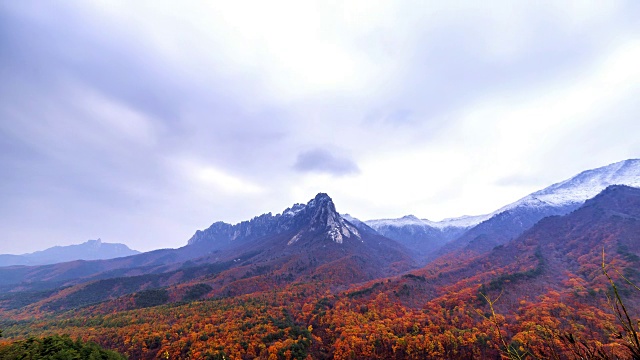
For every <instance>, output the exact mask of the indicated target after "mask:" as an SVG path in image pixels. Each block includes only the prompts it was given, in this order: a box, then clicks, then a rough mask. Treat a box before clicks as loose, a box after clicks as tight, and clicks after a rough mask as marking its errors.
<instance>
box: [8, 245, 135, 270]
mask: <svg viewBox="0 0 640 360" xmlns="http://www.w3.org/2000/svg"><path fill="white" fill-rule="evenodd" d="M136 254H140V252H139V251H136V250H131V249H129V247H127V245H124V244H114V243H104V242H102V241H101V240H100V239H98V240H89V241H87V242H85V243H82V244H78V245H69V246H54V247H52V248H48V249H46V250H42V251H36V252H33V253H30V254H23V255H8V254H3V255H0V267H1V266H13V265H47V264H55V263H61V262H67V261H74V260H101V259H113V258H119V257H125V256H130V255H136Z"/></svg>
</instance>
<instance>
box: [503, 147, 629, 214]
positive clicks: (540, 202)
mask: <svg viewBox="0 0 640 360" xmlns="http://www.w3.org/2000/svg"><path fill="white" fill-rule="evenodd" d="M610 185H627V186H631V187H640V159H629V160H624V161H619V162H616V163H613V164H609V165H607V166H602V167H599V168H596V169H591V170H586V171H583V172H581V173H579V174H578V175H576V176H574V177H572V178H570V179H567V180H564V181H561V182H559V183H556V184H553V185H551V186H548V187H546V188H544V189H542V190H539V191H536V192H534V193H531V194H529V195H527V196H525V197H523V198H522V199H520V200H518V201H516V202H514V203H511V204H509V205H507V206H504V207H502V208H500V209H498V210H496V211H495V212H493V213H492V215H495V214H499V213H501V212H504V211H507V210H510V209H513V208H516V207H520V206H528V207H540V206H553V207H560V206H568V205H575V204H581V203H583V202H585V201H586V200H588V199H591V198H593V197H594V196H596V195H598V194H599V193H600V192H601V191H602V190H604V189H605V188H607V187H608V186H610Z"/></svg>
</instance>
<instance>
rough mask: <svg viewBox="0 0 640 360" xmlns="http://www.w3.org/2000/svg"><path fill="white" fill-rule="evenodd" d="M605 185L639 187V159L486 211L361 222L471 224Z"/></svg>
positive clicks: (577, 199)
mask: <svg viewBox="0 0 640 360" xmlns="http://www.w3.org/2000/svg"><path fill="white" fill-rule="evenodd" d="M609 185H627V186H631V187H638V188H640V159H629V160H625V161H620V162H617V163H614V164H610V165H607V166H603V167H600V168H597V169H592V170H586V171H583V172H581V173H580V174H578V175H576V176H574V177H572V178H570V179H568V180H565V181H562V182H559V183H557V184H553V185H551V186H549V187H547V188H544V189H542V190H539V191H536V192H534V193H532V194H529V195H527V196H525V197H523V198H522V199H520V200H518V201H516V202H513V203H511V204H509V205H506V206H504V207H502V208H500V209H498V210H496V211H494V212H492V213H490V214H485V215H476V216H468V215H466V216H461V217H457V218H448V219H444V220H441V221H431V220H428V219H419V218H417V217H416V216H414V215H407V216H403V217H401V218H399V219H380V220H367V221H365V223H366V224H367V225H369V226H370V227H372V228H374V229H376V230H378V229H379V228H381V227H389V226H395V227H403V226H409V225H413V226H415V225H417V226H430V227H432V228H436V229H444V228H447V227H457V228H471V227H473V226H476V225H478V224H480V223H481V222H483V221H485V220H488V219H490V218H491V217H493V216H494V215H497V214H500V213H502V212H504V211H507V210H511V209H514V208H518V207H522V206H526V207H547V206H551V207H566V206H571V205H578V204H581V203H583V202H584V201H586V200H587V199H591V198H592V197H594V196H596V195H597V194H598V193H600V192H601V191H602V190H604V189H605V188H606V187H607V186H609Z"/></svg>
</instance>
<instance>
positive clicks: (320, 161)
mask: <svg viewBox="0 0 640 360" xmlns="http://www.w3.org/2000/svg"><path fill="white" fill-rule="evenodd" d="M293 168H294V169H296V170H297V171H300V172H318V173H327V174H332V175H336V176H344V175H352V174H357V173H359V172H360V169H359V168H358V165H357V164H356V163H355V162H353V161H352V160H350V159H348V158H344V157H337V156H335V155H333V154H332V153H331V152H329V151H328V150H325V149H313V150H309V151H305V152H302V153H300V154H298V158H297V159H296V163H295V164H294V165H293Z"/></svg>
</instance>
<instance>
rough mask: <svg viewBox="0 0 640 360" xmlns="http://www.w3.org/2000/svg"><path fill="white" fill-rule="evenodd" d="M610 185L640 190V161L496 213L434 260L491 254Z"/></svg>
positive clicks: (593, 173)
mask: <svg viewBox="0 0 640 360" xmlns="http://www.w3.org/2000/svg"><path fill="white" fill-rule="evenodd" d="M610 185H627V186H631V187H640V160H639V159H630V160H625V161H620V162H617V163H614V164H610V165H607V166H604V167H600V168H597V169H592V170H587V171H584V172H581V173H580V174H578V175H576V176H574V177H572V178H570V179H568V180H565V181H562V182H559V183H557V184H553V185H551V186H549V187H547V188H545V189H542V190H539V191H536V192H534V193H532V194H530V195H527V196H525V197H524V198H522V199H520V200H518V201H516V202H514V203H512V204H509V205H507V206H505V207H503V208H501V209H498V210H497V211H495V212H493V213H492V214H490V215H491V217H490V218H489V219H487V220H485V221H483V222H481V223H480V224H478V225H476V226H475V227H473V228H471V229H469V230H467V231H466V232H465V233H464V234H462V235H461V236H460V237H459V238H457V239H455V240H454V241H452V242H450V243H448V244H446V245H445V246H443V247H442V248H441V249H439V250H438V251H436V252H434V253H433V254H432V255H431V259H434V258H436V257H437V256H440V255H443V254H446V253H448V252H451V251H455V250H459V249H466V250H467V251H468V252H469V253H471V254H478V253H484V252H487V251H489V250H491V249H492V248H494V247H495V246H498V245H501V244H505V243H506V242H508V241H509V240H511V239H513V238H515V237H517V236H519V235H520V234H522V233H523V232H524V231H525V230H527V229H529V228H530V227H532V226H533V225H534V224H535V223H537V222H538V221H540V219H542V218H544V217H547V216H555V215H564V214H568V213H570V212H571V211H573V210H575V209H577V208H578V207H579V206H580V205H582V204H583V203H584V202H585V201H586V200H587V199H590V198H592V197H594V196H596V195H597V194H598V193H599V192H601V191H602V190H604V189H605V188H606V187H607V186H610Z"/></svg>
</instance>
